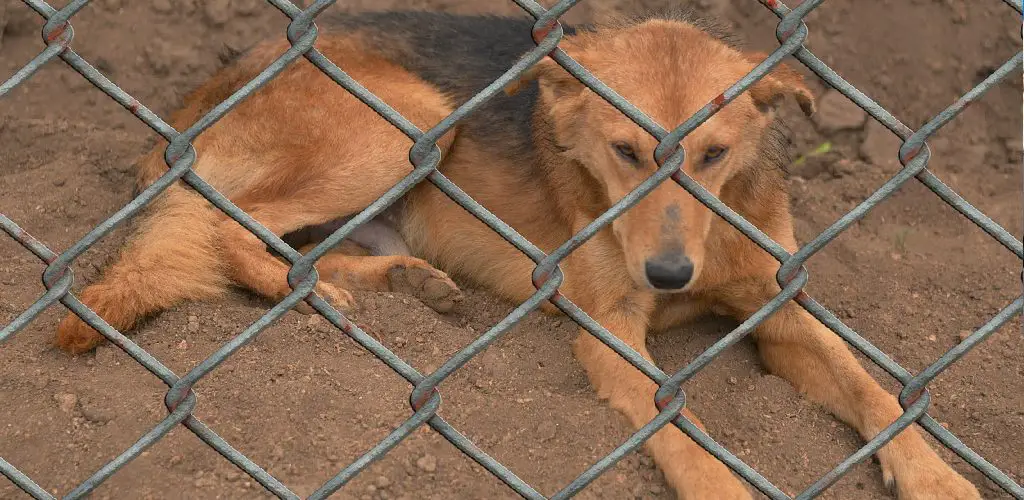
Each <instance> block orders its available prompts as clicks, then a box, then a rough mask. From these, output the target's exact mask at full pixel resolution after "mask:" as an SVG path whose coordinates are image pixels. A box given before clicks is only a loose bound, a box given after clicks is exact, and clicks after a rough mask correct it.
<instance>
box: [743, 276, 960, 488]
mask: <svg viewBox="0 0 1024 500" xmlns="http://www.w3.org/2000/svg"><path fill="white" fill-rule="evenodd" d="M729 288H730V290H729V291H728V292H727V293H726V294H724V298H723V301H724V302H726V303H727V305H728V307H729V309H731V312H733V313H734V314H735V315H736V316H737V318H738V319H746V318H747V317H749V316H750V315H751V314H753V313H754V312H755V311H756V310H757V308H758V307H759V306H760V305H761V304H764V303H766V302H767V301H768V300H770V299H771V298H772V297H774V295H775V294H777V293H778V292H779V288H778V287H777V286H776V285H775V282H774V275H772V277H770V278H769V277H766V278H764V279H761V280H754V281H750V282H747V283H741V284H736V285H735V286H730V287H729ZM754 338H755V339H756V341H757V347H758V350H759V351H760V354H761V358H762V359H763V360H764V363H765V365H766V368H767V369H768V371H770V372H772V373H773V374H775V375H778V376H780V377H783V378H785V379H787V380H788V381H789V382H790V383H791V384H793V386H794V387H796V389H797V390H798V391H800V392H802V393H804V394H806V395H807V397H809V398H810V399H812V400H814V401H816V402H818V403H820V404H823V405H825V407H827V408H828V409H829V410H830V411H831V412H832V413H833V414H835V415H836V416H837V417H839V418H840V419H842V420H843V421H844V422H846V423H848V424H850V425H851V426H853V427H854V428H856V429H857V431H858V432H859V433H860V435H861V436H862V437H863V438H864V439H866V440H867V439H871V438H873V437H875V435H877V434H878V433H879V432H880V431H882V430H883V429H884V428H885V427H887V426H888V425H889V424H891V423H892V422H893V421H895V420H896V419H897V418H898V417H899V416H900V415H901V414H902V413H903V410H902V409H901V408H900V405H899V403H898V402H897V400H896V398H895V397H894V396H893V395H891V394H889V393H888V392H886V391H885V390H884V389H882V387H881V386H880V385H879V384H878V382H876V381H875V380H874V379H873V378H871V376H870V375H869V374H868V373H867V371H866V370H865V369H864V368H863V367H862V366H861V365H860V363H859V362H857V360H856V358H854V356H853V354H852V353H851V352H850V350H849V349H848V348H847V346H846V343H845V342H843V340H842V339H841V338H839V336H838V335H836V334H835V333H833V332H832V331H831V330H829V329H828V328H827V327H826V326H825V325H823V324H821V323H820V322H819V321H818V320H817V319H816V318H814V317H813V316H811V314H810V313H808V312H807V311H805V310H804V309H803V308H802V307H800V305H799V304H796V303H795V302H792V301H791V302H789V303H787V304H786V305H785V306H783V308H782V309H780V310H779V311H778V312H776V313H775V314H773V315H772V316H770V317H769V318H768V319H767V320H765V321H764V322H763V323H761V325H760V326H759V327H758V328H757V329H756V330H755V331H754ZM877 455H878V459H879V462H880V463H881V466H882V473H883V478H884V480H885V482H886V484H887V485H888V486H890V487H893V486H895V489H896V491H897V494H898V495H899V498H901V499H920V500H924V499H937V498H943V499H975V498H980V496H979V494H978V491H977V489H975V487H974V485H972V484H971V483H970V482H968V481H967V480H966V479H964V478H963V477H961V476H960V475H959V474H957V473H956V472H955V471H954V470H953V469H952V468H951V467H950V466H949V465H948V464H946V463H945V462H944V461H943V460H942V459H941V458H939V456H938V454H936V452H935V451H934V450H933V449H932V448H931V447H930V446H929V445H928V443H927V442H925V440H924V438H923V437H922V435H921V434H920V432H918V430H917V429H916V427H915V426H911V427H909V428H907V429H906V430H904V431H903V432H902V433H900V434H899V435H898V436H896V437H895V438H894V439H893V440H892V441H890V442H889V443H888V444H887V445H885V446H884V447H882V448H881V449H880V450H879V451H878V454H877ZM894 483H895V484H894Z"/></svg>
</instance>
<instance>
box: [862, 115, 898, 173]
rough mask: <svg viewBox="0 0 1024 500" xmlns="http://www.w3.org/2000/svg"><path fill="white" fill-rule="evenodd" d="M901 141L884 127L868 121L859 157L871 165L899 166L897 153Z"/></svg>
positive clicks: (873, 121)
mask: <svg viewBox="0 0 1024 500" xmlns="http://www.w3.org/2000/svg"><path fill="white" fill-rule="evenodd" d="M902 144H903V141H901V140H900V138H899V137H897V136H896V134H894V133H892V132H891V131H890V130H889V129H887V128H885V125H882V124H881V123H879V122H877V121H875V120H868V124H867V125H866V126H865V127H864V140H862V141H861V143H860V151H859V152H860V157H861V158H862V159H863V160H864V161H866V162H868V163H871V164H873V165H878V166H881V167H895V166H899V163H900V160H899V152H900V146H901V145H902Z"/></svg>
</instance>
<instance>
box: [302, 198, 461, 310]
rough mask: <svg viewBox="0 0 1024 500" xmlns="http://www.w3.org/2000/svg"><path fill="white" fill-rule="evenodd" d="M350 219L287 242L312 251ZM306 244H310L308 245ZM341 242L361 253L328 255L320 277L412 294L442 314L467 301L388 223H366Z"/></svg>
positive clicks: (362, 287)
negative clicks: (420, 257)
mask: <svg viewBox="0 0 1024 500" xmlns="http://www.w3.org/2000/svg"><path fill="white" fill-rule="evenodd" d="M380 217H381V216H378V218H380ZM349 219H350V218H349V217H346V218H341V219H335V220H333V221H331V222H328V223H326V224H321V225H319V226H309V227H305V228H303V229H302V230H301V231H297V232H295V233H291V234H289V235H286V237H285V241H286V242H289V244H292V245H293V246H295V247H301V252H302V253H307V252H309V251H310V250H311V249H312V248H313V246H314V243H316V242H319V241H322V240H324V239H325V238H327V237H328V236H330V234H331V233H333V232H334V231H335V230H337V229H338V228H340V227H341V226H342V225H343V224H345V223H346V222H348V220H349ZM300 233H301V234H300ZM306 242H309V244H307V245H304V243H306ZM342 245H343V247H347V248H343V249H342V251H344V252H346V253H349V252H353V251H361V252H360V255H358V256H353V255H342V254H339V253H334V252H332V253H328V254H326V255H325V256H324V257H322V258H321V259H320V260H319V261H318V262H317V265H316V267H317V269H318V270H319V271H320V272H321V275H320V279H322V280H325V281H327V282H328V283H332V284H334V285H337V286H340V287H342V288H345V289H347V290H369V291H379V292H385V291H391V292H399V293H405V294H409V295H413V296H415V297H417V298H419V299H420V300H421V301H422V302H423V303H424V304H426V305H427V306H428V307H430V308H431V309H433V310H435V311H437V312H440V313H446V312H449V311H451V310H452V308H454V307H455V304H456V303H457V302H459V301H461V300H462V292H461V291H460V290H459V288H458V286H456V285H455V283H454V282H452V280H451V279H449V278H448V275H446V274H445V273H443V272H442V271H439V270H438V269H436V268H434V267H433V266H431V265H430V264H429V263H427V262H426V261H424V260H423V259H419V258H416V257H412V256H411V255H410V252H409V248H408V246H407V245H406V244H405V241H404V240H403V239H402V235H401V234H399V233H398V231H397V230H395V228H394V227H393V226H392V225H391V224H389V223H388V222H386V221H383V220H378V219H373V220H371V221H369V222H366V223H364V224H363V225H361V226H359V227H357V228H356V229H355V230H354V231H352V233H351V234H349V236H348V238H346V239H345V240H344V241H343V243H342Z"/></svg>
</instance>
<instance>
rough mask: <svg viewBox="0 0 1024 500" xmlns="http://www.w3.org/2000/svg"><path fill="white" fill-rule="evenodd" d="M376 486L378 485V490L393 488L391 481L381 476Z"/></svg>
mask: <svg viewBox="0 0 1024 500" xmlns="http://www.w3.org/2000/svg"><path fill="white" fill-rule="evenodd" d="M374 484H376V485H377V487H378V488H380V489H384V488H387V487H388V486H391V480H390V479H388V478H387V476H380V477H378V478H377V480H376V481H375V482H374Z"/></svg>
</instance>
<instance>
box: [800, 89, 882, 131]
mask: <svg viewBox="0 0 1024 500" xmlns="http://www.w3.org/2000/svg"><path fill="white" fill-rule="evenodd" d="M867 116H868V115H867V113H866V112H865V111H864V110H863V109H861V108H860V106H858V105H857V104H856V103H854V102H853V101H851V100H850V99H848V98H847V97H846V96H844V95H843V94H841V93H839V92H838V91H835V90H829V91H828V92H825V94H824V95H823V96H821V99H819V100H818V111H817V112H816V113H814V116H813V117H812V119H813V120H814V124H815V125H817V127H818V130H819V131H821V132H822V133H826V134H830V133H834V132H839V131H842V130H856V129H859V128H861V126H863V125H864V120H866V119H867Z"/></svg>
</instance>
